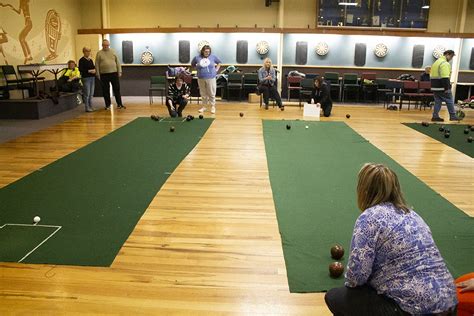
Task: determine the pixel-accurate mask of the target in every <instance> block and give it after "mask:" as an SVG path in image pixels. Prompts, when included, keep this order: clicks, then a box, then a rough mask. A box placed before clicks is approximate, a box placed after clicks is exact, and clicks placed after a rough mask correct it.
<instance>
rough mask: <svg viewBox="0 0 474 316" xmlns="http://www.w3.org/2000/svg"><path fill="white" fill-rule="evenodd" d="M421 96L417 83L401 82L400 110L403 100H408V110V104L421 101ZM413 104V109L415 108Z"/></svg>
mask: <svg viewBox="0 0 474 316" xmlns="http://www.w3.org/2000/svg"><path fill="white" fill-rule="evenodd" d="M421 97H422V95H421V94H420V92H419V88H418V81H403V90H402V98H401V100H400V109H401V108H402V102H403V100H408V110H410V104H411V101H412V100H415V102H417V101H419V100H420V99H421ZM416 104H417V103H415V108H416Z"/></svg>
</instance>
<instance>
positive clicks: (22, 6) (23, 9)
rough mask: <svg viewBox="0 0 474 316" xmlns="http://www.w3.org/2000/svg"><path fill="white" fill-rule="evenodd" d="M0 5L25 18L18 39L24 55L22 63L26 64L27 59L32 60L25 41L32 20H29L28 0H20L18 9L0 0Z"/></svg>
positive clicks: (31, 25)
mask: <svg viewBox="0 0 474 316" xmlns="http://www.w3.org/2000/svg"><path fill="white" fill-rule="evenodd" d="M0 6H2V7H9V8H11V9H12V10H13V11H15V12H16V13H18V14H23V17H24V18H25V27H24V28H23V30H22V31H21V32H20V35H19V37H18V39H19V40H20V44H21V49H22V50H23V55H24V56H25V62H24V63H25V64H26V63H28V62H29V61H31V60H33V57H32V56H31V51H30V47H29V46H28V43H27V41H26V37H27V36H28V33H30V31H31V29H32V28H33V21H31V15H30V0H20V3H19V7H18V9H16V8H15V7H14V6H12V5H11V4H9V3H7V4H4V3H1V2H0Z"/></svg>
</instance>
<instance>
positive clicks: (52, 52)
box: [44, 10, 61, 60]
mask: <svg viewBox="0 0 474 316" xmlns="http://www.w3.org/2000/svg"><path fill="white" fill-rule="evenodd" d="M44 32H45V36H46V47H48V50H49V55H48V57H46V60H53V59H55V58H56V57H58V54H57V48H58V42H59V40H60V39H61V19H60V18H59V14H58V13H57V12H56V11H55V10H49V11H48V14H46V20H45V21H44Z"/></svg>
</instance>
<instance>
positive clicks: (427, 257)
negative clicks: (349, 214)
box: [325, 163, 457, 316]
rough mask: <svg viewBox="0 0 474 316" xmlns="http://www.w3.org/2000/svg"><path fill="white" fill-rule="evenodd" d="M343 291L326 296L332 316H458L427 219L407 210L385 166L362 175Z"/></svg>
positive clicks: (370, 166) (393, 176)
mask: <svg viewBox="0 0 474 316" xmlns="http://www.w3.org/2000/svg"><path fill="white" fill-rule="evenodd" d="M357 204H358V207H359V209H360V210H361V211H362V214H361V215H360V216H359V218H358V219H357V221H356V223H355V227H354V232H353V236H352V242H351V252H350V255H349V262H348V265H347V272H346V280H345V283H344V285H345V286H344V287H341V288H334V289H331V290H330V291H328V292H327V294H326V296H325V300H326V304H327V305H328V307H329V309H330V310H331V312H332V313H333V314H334V315H410V314H414V315H425V314H429V315H453V316H454V315H456V306H457V298H456V289H455V285H454V281H453V277H452V276H451V274H450V273H449V271H448V269H447V268H446V264H445V263H444V261H443V258H442V257H441V254H440V252H439V250H438V247H436V244H435V242H434V240H433V237H432V236H431V231H430V228H429V227H428V225H427V224H426V223H425V222H424V221H423V219H422V218H421V217H420V216H419V215H418V214H416V213H415V212H414V211H413V210H412V209H411V208H410V207H408V205H407V203H406V201H405V198H404V197H403V193H402V191H401V188H400V183H399V182H398V177H397V175H396V174H395V173H394V172H393V171H392V170H391V169H389V168H387V167H386V166H384V165H381V164H373V163H369V164H365V165H364V166H363V167H362V169H361V170H360V172H359V181H358V184H357Z"/></svg>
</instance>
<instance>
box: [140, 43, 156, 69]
mask: <svg viewBox="0 0 474 316" xmlns="http://www.w3.org/2000/svg"><path fill="white" fill-rule="evenodd" d="M153 60H154V58H153V54H152V53H151V52H150V51H149V50H148V47H147V50H146V51H144V52H143V53H142V56H141V61H142V64H144V65H149V64H152V63H153Z"/></svg>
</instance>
